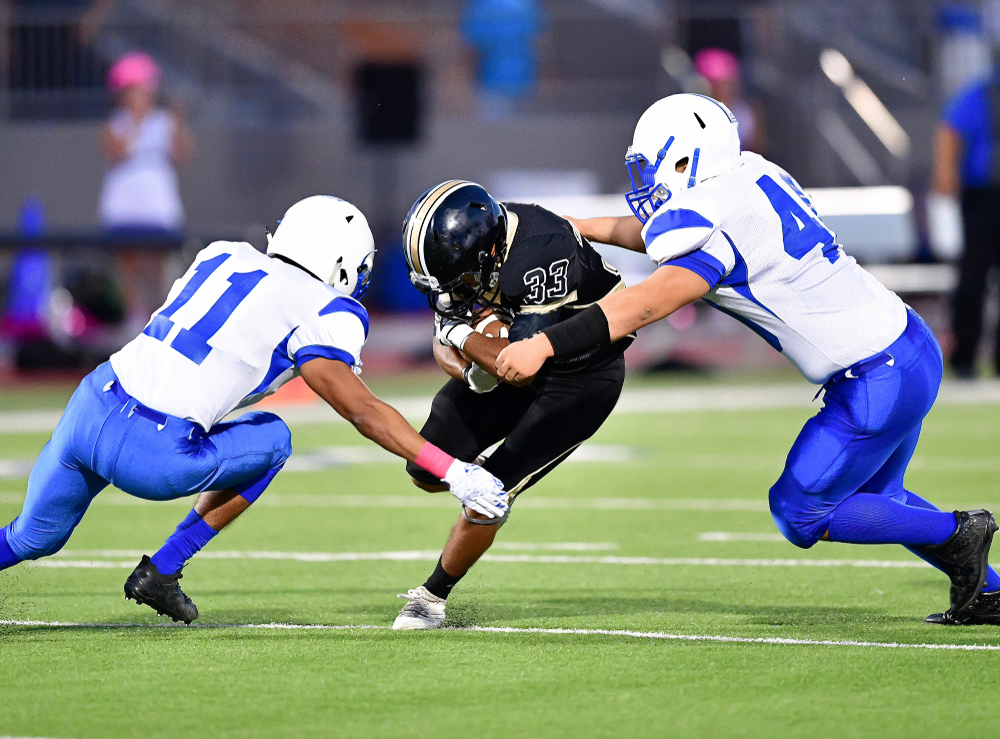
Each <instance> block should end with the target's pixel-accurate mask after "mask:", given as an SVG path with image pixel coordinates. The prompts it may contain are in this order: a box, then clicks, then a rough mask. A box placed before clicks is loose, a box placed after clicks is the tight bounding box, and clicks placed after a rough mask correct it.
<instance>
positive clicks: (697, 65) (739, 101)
mask: <svg viewBox="0 0 1000 739" xmlns="http://www.w3.org/2000/svg"><path fill="white" fill-rule="evenodd" d="M694 70H695V71H696V72H697V73H698V74H700V75H701V76H702V77H704V78H705V81H707V82H708V84H709V92H708V94H709V95H710V96H711V97H713V98H715V99H716V100H718V101H719V102H721V103H723V104H725V105H726V107H728V108H729V109H730V110H731V111H732V112H733V115H734V116H736V120H737V121H738V122H739V124H740V127H739V131H740V143H741V144H742V145H743V148H744V149H745V150H747V151H752V152H754V153H756V154H766V153H767V137H766V133H765V128H764V127H765V124H764V113H763V110H761V107H760V105H759V104H758V103H756V102H754V101H751V100H746V99H745V98H744V97H743V83H742V81H741V79H740V60H739V59H737V58H736V55H735V54H734V53H733V52H731V51H727V50H726V49H702V50H700V51H699V52H698V53H697V54H695V56H694Z"/></svg>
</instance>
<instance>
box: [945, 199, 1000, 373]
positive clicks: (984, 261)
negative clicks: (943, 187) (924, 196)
mask: <svg viewBox="0 0 1000 739" xmlns="http://www.w3.org/2000/svg"><path fill="white" fill-rule="evenodd" d="M962 217H963V219H964V221H965V252H964V253H963V254H962V259H961V262H960V264H959V279H958V289H957V290H956V291H955V302H954V318H953V330H954V332H955V350H954V352H952V355H951V365H952V367H954V368H955V369H956V370H958V371H960V372H968V371H971V370H972V369H974V365H975V362H976V350H977V349H978V348H979V338H980V336H981V334H982V331H983V300H984V298H985V295H986V277H987V274H988V273H989V268H990V265H996V266H998V267H1000V187H986V188H980V189H974V190H966V191H965V192H964V193H962ZM997 334H998V335H997V340H996V345H995V347H994V362H995V364H996V368H997V371H998V372H1000V328H998V331H997Z"/></svg>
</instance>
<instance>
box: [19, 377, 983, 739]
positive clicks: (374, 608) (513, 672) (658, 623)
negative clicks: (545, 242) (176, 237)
mask: <svg viewBox="0 0 1000 739" xmlns="http://www.w3.org/2000/svg"><path fill="white" fill-rule="evenodd" d="M802 391H803V392H808V388H807V387H806V386H804V385H803V386H802ZM818 405H819V404H818V403H817V404H816V406H817V407H818ZM808 415H809V411H808V410H769V411H753V412H740V413H684V414H665V415H659V416H657V415H650V416H616V417H614V418H612V419H611V420H610V421H609V422H608V423H607V424H606V426H605V427H604V429H602V430H601V432H600V433H599V434H598V436H597V437H595V439H594V442H595V443H601V444H622V445H628V446H630V447H633V448H635V449H637V450H638V453H639V456H638V460H637V461H634V462H628V463H600V464H598V463H593V464H591V463H584V464H575V465H565V466H563V467H561V468H560V469H558V470H557V471H556V472H554V473H553V474H551V475H550V476H549V477H548V478H546V479H545V480H544V481H543V482H542V483H541V484H539V485H538V486H536V487H535V488H534V489H532V490H531V491H529V492H528V493H527V494H526V496H525V498H524V501H525V502H526V501H527V500H528V499H529V498H546V499H550V500H551V499H553V498H562V499H580V498H594V497H602V498H615V497H621V498H652V499H692V498H699V499H709V500H712V499H740V500H743V501H753V502H754V503H756V504H758V505H756V510H733V511H727V510H706V511H692V510H595V509H592V508H591V509H584V510H579V511H573V510H568V509H565V508H560V509H552V510H545V509H539V508H533V507H531V506H527V505H526V506H523V507H522V508H515V512H514V515H513V516H512V519H511V522H510V524H508V526H506V527H505V528H504V530H503V531H502V533H501V535H500V538H499V540H498V541H505V542H522V543H551V542H594V543H596V542H608V543H612V544H615V545H617V549H615V550H614V551H612V552H597V553H596V554H599V555H601V554H612V555H616V556H626V557H627V556H649V557H700V558H701V557H726V558H741V559H747V558H764V559H772V558H789V559H875V560H901V561H913V558H912V557H911V556H910V555H909V554H908V553H907V552H905V551H904V550H903V549H902V548H899V547H864V548H862V547H850V546H847V545H839V544H820V545H817V546H816V547H814V548H813V549H812V550H810V551H802V550H798V549H796V548H794V547H792V546H791V545H790V544H787V543H782V542H769V541H759V542H746V541H730V542H704V541H699V540H698V538H697V537H698V534H699V533H703V532H710V531H724V532H734V533H739V532H743V533H773V532H774V530H775V529H774V525H773V523H772V522H771V519H770V515H769V514H768V513H767V511H766V499H767V489H768V487H769V486H770V485H771V483H772V482H773V481H774V479H775V478H776V477H777V475H778V474H779V473H780V470H781V466H782V462H783V455H784V453H785V452H786V451H787V449H788V447H789V446H790V445H791V442H792V440H793V439H794V437H795V435H796V433H797V432H798V430H799V428H800V426H801V424H802V422H803V421H804V420H805V418H806V417H808ZM46 438H47V437H46V435H44V434H19V435H3V436H0V445H2V446H0V448H2V449H3V450H4V451H3V456H4V457H7V458H11V457H30V456H32V455H33V454H36V453H37V451H38V450H39V449H40V448H41V446H42V444H44V442H45V440H46ZM998 442H1000V414H998V413H997V407H996V406H989V405H986V406H982V407H964V406H940V407H938V408H936V409H935V410H934V411H933V412H932V414H931V416H930V417H929V418H928V420H927V422H926V424H925V427H924V434H923V439H922V441H921V444H920V446H919V447H918V451H917V457H916V459H915V462H914V465H913V468H912V470H911V472H910V474H909V476H908V478H907V484H908V487H910V489H912V490H914V491H916V492H918V493H920V494H921V495H924V496H925V497H927V498H929V499H930V500H932V501H935V502H936V503H938V504H940V505H942V506H943V507H946V508H949V507H961V508H968V507H973V506H979V505H986V506H987V507H989V506H991V505H992V506H993V507H994V510H995V509H996V508H1000V490H998V488H997V482H996V481H997V472H998V471H1000V456H998V453H997V450H998V448H1000V443H998ZM293 443H294V446H295V449H296V451H297V452H306V451H309V450H310V449H315V448H319V447H324V446H332V445H360V444H362V443H364V442H363V440H361V439H360V438H359V437H357V436H356V434H354V432H353V431H352V430H351V429H350V428H349V427H347V426H346V425H333V424H331V425H326V426H302V427H298V428H293ZM23 491H24V481H19V480H10V479H8V480H0V501H2V502H0V519H2V520H3V521H7V520H9V519H10V518H12V517H13V516H14V515H16V513H17V511H18V510H19V503H18V501H19V498H20V496H21V495H22V494H23ZM109 493H110V494H109ZM338 495H352V496H358V495H361V496H371V497H372V499H373V501H374V504H373V505H372V506H370V507H360V506H350V507H342V506H328V505H326V504H325V503H326V502H329V499H330V497H331V496H338ZM425 495H426V494H424V493H420V492H418V491H417V490H416V489H414V488H411V487H410V486H409V483H408V481H407V480H406V478H405V476H404V475H403V472H402V467H401V465H393V464H374V465H354V466H347V467H343V468H339V469H335V470H331V471H327V472H303V473H282V474H281V475H279V476H278V478H277V479H276V480H275V482H274V484H273V485H272V486H271V488H270V489H269V490H268V492H267V493H266V495H265V498H266V499H270V502H267V501H265V500H264V499H262V501H261V504H258V505H257V506H254V508H252V509H251V510H250V511H248V512H247V514H245V515H244V517H243V518H242V519H240V521H239V522H238V523H237V524H235V525H234V526H233V527H231V528H230V529H229V530H227V531H226V532H224V533H223V534H222V535H221V536H220V537H218V538H217V539H216V540H215V541H214V542H213V543H212V544H210V545H209V547H208V549H207V550H206V552H210V551H212V550H246V551H249V550H266V551H299V552H303V551H304V552H311V551H316V552H379V551H389V550H393V551H398V550H436V549H439V548H440V546H441V545H442V544H443V542H444V539H445V537H446V534H447V530H448V527H449V526H450V525H451V523H452V521H453V520H454V517H455V515H456V513H457V511H456V509H455V507H454V506H451V505H448V504H447V500H448V499H447V498H444V497H442V498H439V499H437V500H440V501H441V505H440V507H429V508H402V509H398V510H393V509H390V508H386V507H384V505H383V503H382V502H380V501H381V496H425ZM102 496H103V500H102ZM102 496H99V497H98V498H97V499H96V500H95V502H94V504H93V506H92V507H91V509H90V511H89V512H88V514H87V516H86V517H85V518H84V520H83V523H82V524H81V526H80V527H79V528H78V529H77V532H76V534H75V535H74V536H73V538H72V539H71V541H70V543H69V544H68V545H67V549H69V550H93V549H138V550H143V551H148V552H152V551H153V550H155V549H156V548H157V547H158V546H159V544H160V543H161V541H162V540H163V538H164V537H165V536H166V535H167V534H168V533H169V532H170V531H171V530H172V529H173V527H174V526H175V525H176V523H177V522H178V521H179V520H180V519H181V518H182V517H183V515H184V511H185V507H186V505H188V503H187V502H179V503H174V504H153V503H142V502H137V503H136V504H135V505H121V504H120V503H121V500H122V499H121V496H120V495H117V494H115V493H114V492H113V491H108V492H106V493H104V494H102ZM310 502H312V503H316V505H309V503H310ZM748 507H754V506H748ZM497 551H498V552H500V551H503V550H497ZM526 551H527V550H526ZM507 553H512V552H509V551H508V552H507ZM514 553H521V552H520V551H518V552H514ZM531 553H536V554H538V553H542V552H531ZM550 553H551V552H550ZM566 554H571V555H572V554H575V553H572V552H569V553H566ZM590 554H595V553H590ZM136 559H137V558H136ZM994 559H996V558H994ZM120 560H121V558H120V557H119V558H117V560H116V561H120ZM432 564H433V563H432V562H424V561H419V562H405V561H362V562H325V563H323V562H297V561H273V560H261V561H251V560H220V559H209V558H203V559H198V558H196V559H195V560H194V561H193V562H192V564H191V565H189V567H188V568H187V569H186V571H185V579H184V580H183V585H184V587H185V589H186V591H187V592H188V593H189V594H190V595H191V596H192V597H193V598H194V599H195V601H196V602H197V603H198V605H199V608H200V609H201V611H202V614H203V615H202V618H201V619H200V621H199V623H203V624H226V623H230V624H231V623H268V622H272V621H278V622H292V623H300V624H372V625H380V626H388V625H390V624H391V622H392V619H393V618H394V616H395V614H396V612H397V611H398V609H399V607H400V606H401V604H402V601H401V600H398V599H396V598H395V594H396V593H397V592H401V591H405V589H406V588H408V587H415V586H416V585H418V584H420V583H421V582H422V581H423V579H424V578H425V577H426V575H427V574H428V573H429V571H430V569H431V567H432ZM128 571H129V570H128V569H44V568H27V567H20V568H16V569H14V570H11V571H8V572H4V573H2V574H0V618H5V619H33V620H44V621H72V622H86V623H98V622H135V623H148V624H156V623H163V619H158V618H157V617H156V616H155V614H153V613H152V611H150V610H149V609H146V608H140V607H138V606H136V605H135V604H134V603H131V602H129V603H126V602H125V600H124V598H123V596H122V591H121V586H122V583H123V581H124V578H125V576H126V575H127V574H128ZM946 603H947V583H946V581H945V579H944V577H943V576H942V575H940V574H939V573H937V572H936V571H934V570H930V569H875V568H839V567H838V568H818V567H817V568H813V567H809V568H805V567H795V568H791V567H755V566H730V567H723V566H623V565H608V564H581V563H569V564H543V563H507V562H484V563H481V564H480V565H479V566H478V567H476V568H475V569H474V570H473V571H472V573H471V574H470V575H469V576H468V577H466V578H465V580H463V582H462V583H461V584H460V585H459V587H458V589H457V590H456V592H455V594H454V595H453V596H452V598H451V599H450V601H449V617H450V619H451V621H452V623H455V624H457V625H467V624H478V625H482V626H514V627H566V628H587V629H593V628H605V629H632V630H637V631H663V632H669V633H675V634H714V635H727V636H742V637H786V638H803V639H816V640H819V639H831V640H865V641H877V642H903V643H942V644H945V643H948V644H993V645H1000V628H990V627H974V628H962V629H945V628H934V627H928V626H924V625H923V624H921V619H922V618H923V616H925V615H926V614H927V613H930V612H932V611H936V610H940V609H943V608H944V607H945V606H946ZM998 692H1000V653H997V652H944V651H923V650H891V649H881V648H874V647H832V646H778V645H760V644H738V643H721V644H720V643H704V642H698V643H690V642H675V641H661V640H655V641H654V640H645V639H630V638H627V637H620V636H602V635H548V634H496V633H482V632H468V631H443V632H438V633H402V634H398V633H394V632H391V631H386V630H379V631H272V630H267V631H264V630H246V629H243V630H241V629H231V628H219V629H193V628H192V629H182V628H163V629H138V628H132V629H129V628H53V627H24V626H8V627H0V696H2V699H0V735H4V734H10V735H15V736H21V735H24V736H50V737H67V738H70V737H81V738H82V737H90V738H91V739H100V738H103V737H108V738H109V739H122V738H125V737H137V736H144V737H160V736H164V737H166V736H176V735H203V736H220V737H250V736H267V737H285V736H287V737H325V736H345V737H355V736H356V737H368V736H412V734H413V733H414V731H432V732H433V733H434V735H435V736H438V737H451V736H455V737H459V736H460V737H466V736H521V735H531V736H534V737H542V736H653V735H657V736H661V735H669V736H706V735H711V736H747V737H753V736H775V735H782V736H803V737H805V736H808V737H813V736H815V735H817V733H818V734H820V735H830V736H844V737H850V736H881V737H895V736H899V737H910V736H917V735H924V736H928V735H941V736H948V735H953V734H962V735H967V734H968V733H969V732H970V731H975V730H977V729H981V728H986V727H989V726H992V723H993V722H992V721H991V719H992V718H993V703H994V702H995V700H996V696H997V694H998ZM150 709H152V710H150Z"/></svg>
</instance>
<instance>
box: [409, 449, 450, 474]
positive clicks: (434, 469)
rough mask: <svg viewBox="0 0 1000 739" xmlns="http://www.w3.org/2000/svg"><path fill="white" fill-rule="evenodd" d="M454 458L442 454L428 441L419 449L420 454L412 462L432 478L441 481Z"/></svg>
mask: <svg viewBox="0 0 1000 739" xmlns="http://www.w3.org/2000/svg"><path fill="white" fill-rule="evenodd" d="M454 461H455V458H454V457H452V456H451V455H449V454H446V453H444V452H443V451H441V450H440V449H438V448H437V447H436V446H434V445H433V444H431V443H430V442H429V441H428V442H427V443H426V444H424V445H423V447H422V448H421V449H420V453H419V454H418V455H417V458H416V459H415V460H414V462H416V463H417V464H418V465H419V466H421V467H423V468H424V469H425V470H427V471H428V472H430V473H431V474H432V475H434V477H436V478H438V479H440V480H443V479H444V476H445V475H447V474H448V468H449V467H451V463H452V462H454Z"/></svg>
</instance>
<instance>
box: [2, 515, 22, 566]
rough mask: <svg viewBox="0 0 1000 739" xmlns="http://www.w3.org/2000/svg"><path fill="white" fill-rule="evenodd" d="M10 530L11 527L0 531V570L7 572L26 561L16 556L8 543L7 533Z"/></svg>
mask: <svg viewBox="0 0 1000 739" xmlns="http://www.w3.org/2000/svg"><path fill="white" fill-rule="evenodd" d="M9 530H10V526H9V525H7V526H4V527H3V528H2V529H0V570H6V569H8V568H9V567H13V566H14V565H16V564H19V563H20V562H23V561H24V560H23V559H21V558H20V557H18V556H17V555H16V554H14V550H13V549H11V548H10V544H8V543H7V531H9Z"/></svg>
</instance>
